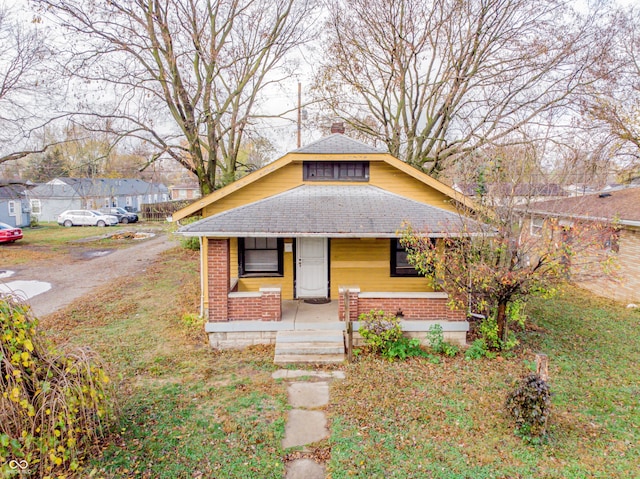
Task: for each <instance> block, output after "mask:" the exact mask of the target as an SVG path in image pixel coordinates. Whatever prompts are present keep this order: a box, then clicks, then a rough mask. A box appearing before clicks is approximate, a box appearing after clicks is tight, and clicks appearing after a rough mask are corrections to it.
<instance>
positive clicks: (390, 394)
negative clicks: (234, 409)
mask: <svg viewBox="0 0 640 479" xmlns="http://www.w3.org/2000/svg"><path fill="white" fill-rule="evenodd" d="M529 313H530V315H531V318H532V322H531V327H530V328H529V330H528V331H527V332H526V333H523V334H521V336H522V340H523V346H524V348H523V350H522V351H520V352H519V353H518V354H517V356H515V357H511V358H508V359H501V358H498V360H478V361H465V360H464V359H462V358H455V359H453V360H451V359H445V360H443V362H442V364H431V363H429V362H427V361H423V360H413V361H409V362H405V363H387V362H383V361H380V360H379V359H373V358H370V357H366V358H363V360H362V361H361V362H359V363H357V364H353V365H350V366H348V367H347V368H346V372H347V379H346V380H345V381H343V382H340V383H336V384H335V386H334V388H333V390H332V401H331V407H330V409H329V411H330V417H331V420H332V423H333V428H332V431H333V434H332V437H331V441H330V442H331V446H332V450H331V461H330V465H329V469H330V471H331V477H332V478H333V479H337V478H343V477H362V478H365V477H366V478H371V477H376V478H378V477H379V478H388V477H397V478H409V477H415V478H420V477H429V478H443V479H444V478H461V479H462V478H514V477H517V478H533V477H535V478H596V477H601V478H612V477H619V478H630V477H637V476H638V471H639V470H640V448H638V444H640V414H639V413H638V412H639V411H640V383H639V378H640V375H639V372H638V364H640V341H639V340H638V337H639V329H638V326H639V323H640V310H628V309H625V308H623V307H621V306H619V305H616V304H614V303H610V302H607V301H603V300H593V299H590V297H589V296H588V295H587V294H586V293H584V292H581V291H578V290H572V289H570V290H568V291H567V292H566V293H565V294H564V295H563V296H561V297H559V298H555V299H552V300H536V301H535V302H533V303H532V304H531V305H530V308H529ZM535 352H544V353H546V354H548V355H549V358H550V385H551V388H552V392H553V394H554V396H553V410H552V415H551V418H550V421H551V423H550V434H549V437H548V440H547V442H546V443H545V444H543V445H530V444H527V443H526V442H524V441H523V440H522V439H520V438H518V437H516V436H515V435H514V434H513V433H512V429H513V424H512V423H511V422H510V421H509V419H508V418H507V416H506V415H505V411H504V400H505V396H506V394H507V392H508V391H510V390H511V389H512V388H513V385H514V382H515V381H516V380H517V379H518V378H519V377H520V376H522V375H524V374H526V373H527V372H528V368H529V367H531V363H532V360H533V358H534V353H535Z"/></svg>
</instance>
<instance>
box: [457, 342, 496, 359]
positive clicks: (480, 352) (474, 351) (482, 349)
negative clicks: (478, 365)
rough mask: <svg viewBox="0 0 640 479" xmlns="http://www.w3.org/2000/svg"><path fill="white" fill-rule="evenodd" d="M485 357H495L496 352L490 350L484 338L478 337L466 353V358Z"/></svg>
mask: <svg viewBox="0 0 640 479" xmlns="http://www.w3.org/2000/svg"><path fill="white" fill-rule="evenodd" d="M484 357H495V353H492V352H491V351H489V349H488V348H487V343H486V342H485V340H484V339H482V338H479V339H476V340H475V341H474V342H473V343H471V346H469V349H467V350H466V351H465V353H464V358H465V359H469V360H474V359H481V358H484Z"/></svg>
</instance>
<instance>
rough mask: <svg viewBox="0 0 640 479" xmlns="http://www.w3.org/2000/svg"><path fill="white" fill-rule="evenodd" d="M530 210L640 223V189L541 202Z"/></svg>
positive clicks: (532, 205) (531, 206) (533, 205)
mask: <svg viewBox="0 0 640 479" xmlns="http://www.w3.org/2000/svg"><path fill="white" fill-rule="evenodd" d="M529 208H530V209H531V210H532V211H534V212H538V213H547V214H554V215H558V216H574V217H590V218H600V219H607V220H613V219H619V220H623V221H640V187H635V188H627V189H624V190H615V191H608V192H604V193H598V194H595V195H584V196H573V197H571V198H564V199H559V200H551V201H539V202H536V203H532V204H531V205H530V207H529Z"/></svg>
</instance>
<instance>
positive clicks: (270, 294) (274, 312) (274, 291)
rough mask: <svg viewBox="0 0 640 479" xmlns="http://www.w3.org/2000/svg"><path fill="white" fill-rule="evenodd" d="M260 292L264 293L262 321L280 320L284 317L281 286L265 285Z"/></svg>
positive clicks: (262, 298) (261, 302) (261, 304)
mask: <svg viewBox="0 0 640 479" xmlns="http://www.w3.org/2000/svg"><path fill="white" fill-rule="evenodd" d="M260 292H261V293H262V297H261V298H260V307H261V310H262V318H261V319H262V321H280V320H281V319H282V301H281V291H280V288H274V287H264V288H260Z"/></svg>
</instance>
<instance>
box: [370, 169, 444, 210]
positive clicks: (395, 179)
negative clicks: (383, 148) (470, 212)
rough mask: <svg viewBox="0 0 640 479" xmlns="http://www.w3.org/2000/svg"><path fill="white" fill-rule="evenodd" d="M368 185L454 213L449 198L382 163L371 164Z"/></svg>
mask: <svg viewBox="0 0 640 479" xmlns="http://www.w3.org/2000/svg"><path fill="white" fill-rule="evenodd" d="M369 177H370V178H369V184H370V185H373V186H377V187H379V188H382V189H383V190H386V191H390V192H392V193H396V194H398V195H402V196H404V197H407V198H411V199H412V200H415V201H420V202H422V203H427V204H430V205H433V206H437V207H438V208H442V209H445V210H448V211H456V209H455V207H454V206H453V205H452V201H451V198H450V197H449V196H447V195H445V194H444V193H441V192H439V191H438V190H436V189H435V188H432V187H430V186H428V185H425V184H424V183H423V182H422V181H419V180H417V179H415V178H413V177H411V176H409V175H407V174H406V173H404V172H402V171H400V170H398V169H397V168H395V167H393V166H391V165H390V164H388V163H384V162H371V163H370V165H369Z"/></svg>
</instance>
